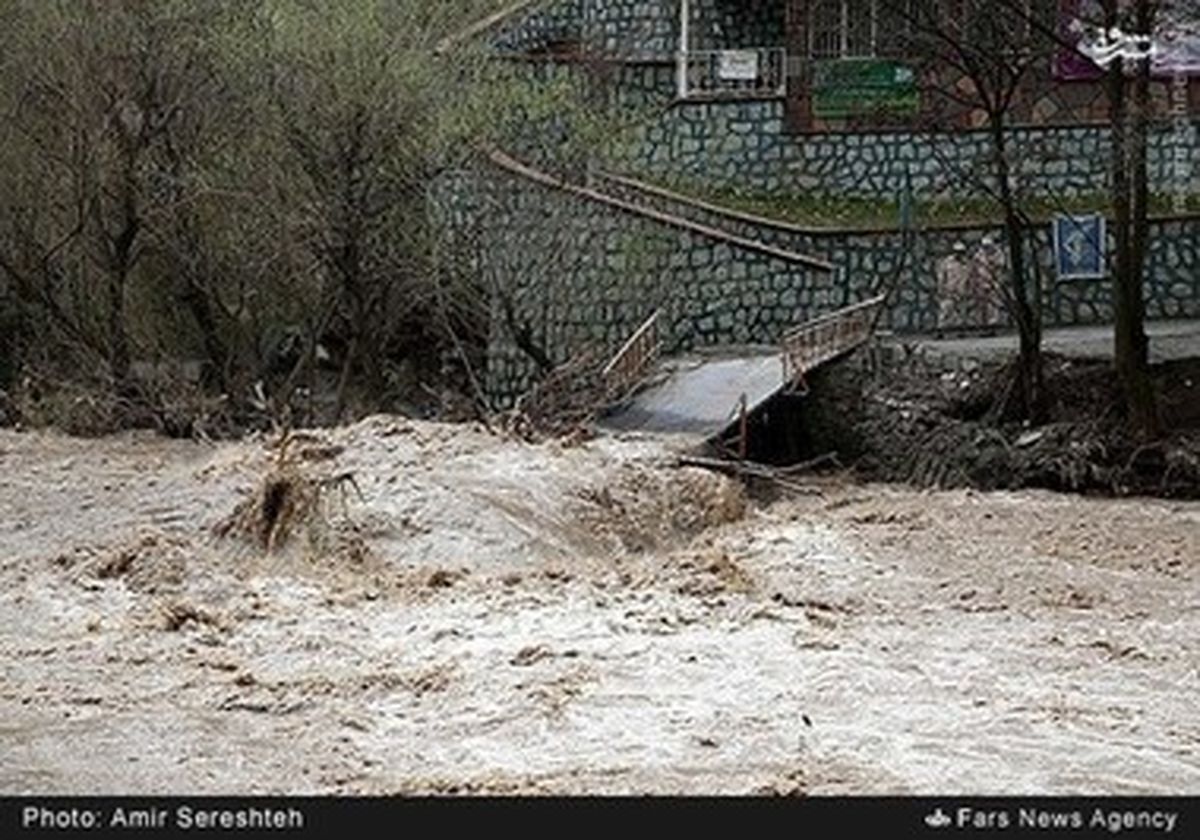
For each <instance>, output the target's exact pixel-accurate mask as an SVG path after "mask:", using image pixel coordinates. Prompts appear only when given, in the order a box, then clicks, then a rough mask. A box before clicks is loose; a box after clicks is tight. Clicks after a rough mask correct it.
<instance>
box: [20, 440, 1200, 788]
mask: <svg viewBox="0 0 1200 840" xmlns="http://www.w3.org/2000/svg"><path fill="white" fill-rule="evenodd" d="M671 445H672V444H671V443H670V442H669V441H664V440H656V439H652V438H640V439H638V438H627V439H603V440H599V441H593V442H592V443H589V444H587V445H585V446H581V447H573V448H562V447H558V446H555V445H553V444H548V445H543V446H530V445H526V444H521V443H514V442H511V441H505V440H502V439H500V438H496V437H492V436H490V435H487V434H485V433H484V432H482V431H480V430H476V429H472V428H469V427H452V426H437V425H429V424H417V423H411V422H407V421H404V420H400V419H394V418H382V417H380V418H372V419H371V420H368V421H365V422H364V423H361V424H358V425H357V426H354V427H351V428H347V429H342V430H338V431H336V432H331V433H328V434H325V435H323V439H322V440H321V441H319V442H318V443H317V444H314V446H315V447H316V448H315V449H314V450H313V453H314V454H313V457H312V460H311V462H307V463H306V464H305V466H304V469H305V470H310V471H313V472H314V474H320V475H327V476H337V475H345V474H346V473H352V474H353V475H354V478H355V484H356V486H357V490H354V489H347V485H346V484H345V482H342V483H335V484H331V485H329V486H330V488H331V490H330V491H329V493H327V494H326V495H327V498H326V502H327V504H326V505H325V506H324V508H323V510H322V511H321V512H320V515H319V516H318V517H316V518H315V519H314V521H313V522H311V523H309V524H308V525H307V526H305V527H302V528H300V529H299V530H298V531H297V532H296V535H295V537H294V541H293V544H292V546H291V547H290V548H287V549H284V550H281V551H278V552H276V553H275V554H273V555H272V556H264V553H263V552H262V551H261V550H260V549H258V548H256V547H255V546H254V545H253V544H252V543H251V542H246V541H241V540H237V539H234V538H224V539H220V538H217V537H215V536H213V529H214V526H216V525H217V524H218V523H220V522H222V521H226V520H228V518H229V516H230V514H231V513H232V512H233V511H234V510H235V508H237V507H238V505H239V502H241V501H242V500H244V499H246V498H249V497H251V494H252V493H253V491H254V490H255V488H256V487H257V485H258V484H259V482H261V480H262V478H263V476H264V475H265V474H266V473H268V472H269V471H270V469H271V467H272V464H273V463H274V461H275V459H276V458H277V457H278V455H277V453H276V452H274V451H272V450H270V449H269V448H268V447H266V446H265V445H264V444H263V443H262V442H254V441H250V442H245V443H240V444H223V445H220V446H215V447H213V446H208V447H206V446H201V445H196V444H188V443H181V442H167V441H163V440H159V439H156V438H151V437H146V436H139V435H126V436H120V437H114V438H108V439H103V440H98V441H84V440H76V439H70V438H65V437H60V436H55V435H51V434H41V433H38V434H31V433H25V434H18V433H13V432H0V792H3V793H60V792H61V793H75V794H85V793H132V792H162V793H166V792H172V793H201V792H204V793H268V792H270V793H328V792H340V793H390V792H463V793H476V792H478V793H497V792H499V793H504V792H552V793H553V792H557V793H583V792H589V793H590V792H601V793H603V792H618V793H620V792H639V793H640V792H685V793H707V792H729V793H744V792H755V791H775V792H782V793H791V792H812V793H842V792H849V793H947V792H963V793H968V792H969V793H977V794H991V793H994V794H1005V793H1007V794H1019V793H1106V794H1123V793H1194V792H1196V790H1197V789H1200V721H1198V719H1197V717H1196V714H1195V704H1196V698H1197V690H1198V689H1200V589H1198V587H1197V571H1198V570H1197V565H1198V563H1200V504H1196V503H1170V502H1163V501H1145V500H1119V501H1116V500H1090V499H1081V498H1078V497H1072V496H1059V495H1053V494H1049V493H1040V492H1020V493H997V494H983V493H976V492H972V491H953V492H936V493H920V492H915V491H909V490H904V489H900V488H895V487H888V486H876V485H866V486H863V485H856V484H853V483H850V482H847V481H841V480H826V481H822V482H818V483H814V484H813V485H812V487H811V494H810V495H806V496H802V497H795V498H790V499H785V500H782V501H778V502H775V503H773V504H771V505H768V506H761V505H755V504H754V503H751V502H748V501H747V500H746V499H745V498H744V496H743V494H742V493H741V491H740V488H739V487H737V486H736V485H734V484H731V483H729V482H727V481H726V480H725V479H723V478H719V477H716V476H713V475H710V474H707V473H703V472H696V471H691V470H682V471H681V470H677V469H675V468H674V467H672V466H671V465H670V462H671V456H672V452H671V449H670V447H671ZM359 491H361V498H360V496H359Z"/></svg>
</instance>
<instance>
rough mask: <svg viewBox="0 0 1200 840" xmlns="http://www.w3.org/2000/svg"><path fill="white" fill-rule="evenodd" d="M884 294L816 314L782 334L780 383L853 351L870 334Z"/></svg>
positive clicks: (797, 377)
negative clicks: (781, 377)
mask: <svg viewBox="0 0 1200 840" xmlns="http://www.w3.org/2000/svg"><path fill="white" fill-rule="evenodd" d="M886 299H887V298H886V296H885V295H880V296H879V297H874V298H871V299H870V300H865V301H863V302H862V303H857V304H855V305H853V306H848V307H846V308H845V309H839V310H838V311H837V312H829V313H827V314H825V315H820V316H818V317H816V318H814V319H812V320H811V321H808V322H807V323H804V324H801V325H800V326H799V327H796V328H795V329H794V330H792V331H791V332H789V333H787V334H786V335H785V336H784V337H783V378H784V382H786V383H790V382H795V381H797V380H798V379H800V378H802V377H803V376H804V374H806V373H807V372H808V371H811V370H813V369H814V368H818V367H820V366H821V365H823V364H825V363H826V362H829V361H832V360H833V359H836V358H837V357H838V356H840V355H842V354H843V353H846V352H848V351H850V350H853V349H854V348H855V347H857V346H859V345H860V344H862V343H863V342H865V341H866V340H867V339H868V338H870V337H871V331H872V330H873V329H874V328H875V320H876V315H877V314H878V312H879V309H880V308H881V307H882V306H883V304H884V301H885V300H886Z"/></svg>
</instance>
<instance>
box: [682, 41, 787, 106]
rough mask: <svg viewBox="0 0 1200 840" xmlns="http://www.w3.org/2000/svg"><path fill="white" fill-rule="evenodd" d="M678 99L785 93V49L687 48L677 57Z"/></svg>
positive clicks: (747, 96) (768, 95)
mask: <svg viewBox="0 0 1200 840" xmlns="http://www.w3.org/2000/svg"><path fill="white" fill-rule="evenodd" d="M679 61H680V62H681V63H682V67H681V69H680V90H679V96H680V98H682V99H723V98H728V99H741V98H758V97H777V96H785V95H786V94H787V50H785V49H783V48H782V47H771V48H765V49H763V48H757V49H744V50H689V51H688V52H686V53H683V54H681V55H680V57H679Z"/></svg>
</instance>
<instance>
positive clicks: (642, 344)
mask: <svg viewBox="0 0 1200 840" xmlns="http://www.w3.org/2000/svg"><path fill="white" fill-rule="evenodd" d="M658 314H659V313H658V312H657V311H655V313H654V314H653V315H651V316H650V317H649V318H647V319H646V322H645V323H644V324H642V325H641V326H640V327H638V329H637V332H635V333H634V334H633V335H632V336H630V337H629V340H628V341H626V342H625V344H624V345H623V346H622V347H621V349H620V350H618V351H617V354H616V355H615V356H613V358H612V361H610V362H609V363H608V364H607V365H605V366H604V370H603V371H601V376H603V378H604V386H605V390H606V391H607V392H608V396H609V398H610V399H611V398H614V397H619V396H624V395H626V394H628V393H629V392H630V391H631V390H633V388H635V387H636V386H637V384H638V383H639V382H641V380H642V379H643V377H645V375H646V372H647V371H648V370H649V369H650V367H651V366H652V365H653V364H654V362H655V361H656V360H657V359H658V350H659V343H658Z"/></svg>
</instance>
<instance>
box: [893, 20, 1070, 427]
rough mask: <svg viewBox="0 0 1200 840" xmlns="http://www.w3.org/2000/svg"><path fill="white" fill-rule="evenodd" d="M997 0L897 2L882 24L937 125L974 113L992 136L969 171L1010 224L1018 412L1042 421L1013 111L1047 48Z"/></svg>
mask: <svg viewBox="0 0 1200 840" xmlns="http://www.w3.org/2000/svg"><path fill="white" fill-rule="evenodd" d="M997 5H998V4H996V3H995V2H989V0H931V1H930V2H915V3H914V2H908V0H889V2H887V3H885V5H884V7H883V8H884V11H885V14H884V25H885V26H886V27H888V28H889V29H890V31H892V32H894V33H897V35H895V36H894V37H896V38H897V40H898V41H899V44H900V46H901V48H902V49H903V50H904V51H905V52H906V53H907V54H909V55H910V56H912V57H914V58H915V59H916V60H917V61H918V63H919V64H920V67H919V70H918V75H919V78H920V84H921V87H922V88H923V92H924V93H925V95H926V96H927V97H928V98H929V99H930V100H932V107H931V108H930V109H929V117H930V122H931V125H932V127H934V128H936V129H939V130H947V129H950V130H958V129H961V128H962V127H964V124H967V123H969V122H970V121H971V120H972V119H974V118H975V116H976V115H981V117H982V125H983V127H984V128H985V129H986V130H987V132H988V137H989V138H990V141H991V143H990V145H991V154H990V156H989V159H988V160H987V161H986V162H985V166H984V167H983V169H982V170H979V171H976V172H973V173H971V174H970V176H969V177H970V180H969V183H970V186H971V188H972V189H975V190H978V191H980V192H982V193H983V194H984V195H986V196H988V197H989V198H991V199H992V200H994V201H995V203H996V205H997V207H998V208H999V210H1000V212H1001V215H1002V217H1003V225H1004V234H1005V243H1006V246H1007V252H1008V267H1009V282H1008V283H1007V285H1006V287H1004V288H1003V289H1002V291H1003V293H1004V297H1005V300H1006V303H1007V307H1008V309H1009V311H1010V314H1011V315H1012V318H1013V321H1014V323H1015V324H1016V327H1017V332H1018V336H1019V342H1020V353H1019V359H1018V364H1017V385H1018V387H1017V388H1016V389H1015V395H1016V397H1017V403H1016V406H1015V413H1016V414H1018V415H1019V416H1022V417H1025V418H1028V419H1031V420H1034V421H1040V420H1042V419H1043V418H1044V416H1045V412H1046V395H1045V388H1044V381H1043V371H1042V356H1041V341H1042V315H1041V282H1040V272H1039V271H1038V266H1037V261H1036V255H1035V254H1034V253H1033V252H1032V248H1031V247H1030V243H1029V241H1028V235H1027V232H1028V231H1029V229H1030V228H1031V225H1030V219H1029V216H1028V214H1027V213H1026V212H1025V210H1024V207H1023V203H1022V196H1021V195H1020V194H1019V192H1018V189H1017V187H1016V184H1015V180H1014V161H1015V154H1016V150H1015V149H1014V148H1013V144H1012V141H1011V138H1010V132H1009V129H1010V125H1011V119H1012V113H1013V110H1014V108H1015V106H1016V105H1017V103H1018V101H1019V96H1020V94H1021V92H1022V90H1023V88H1024V87H1025V85H1026V84H1027V83H1028V81H1029V79H1030V77H1031V75H1032V72H1033V70H1034V69H1035V68H1036V67H1037V64H1038V62H1040V61H1044V59H1045V50H1041V51H1039V50H1038V49H1037V48H1036V30H1035V28H1034V27H1033V26H1032V25H1031V17H1032V11H1031V9H1030V7H1029V5H1028V3H1027V2H1022V0H1018V6H1017V7H1016V8H1014V9H1013V10H1012V11H1011V12H1010V11H1007V10H1005V9H1004V8H997Z"/></svg>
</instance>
